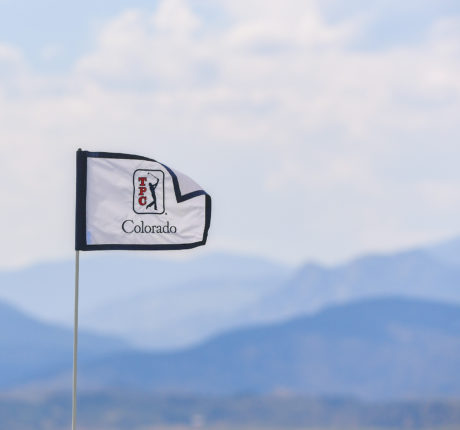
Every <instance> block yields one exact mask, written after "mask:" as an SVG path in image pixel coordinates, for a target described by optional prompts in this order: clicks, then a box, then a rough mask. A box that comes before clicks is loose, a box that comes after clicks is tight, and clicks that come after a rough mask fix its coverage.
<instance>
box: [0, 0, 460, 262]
mask: <svg viewBox="0 0 460 430" xmlns="http://www.w3.org/2000/svg"><path fill="white" fill-rule="evenodd" d="M219 4H220V5H221V7H222V8H224V10H225V13H226V16H228V18H229V19H228V22H227V23H226V24H225V25H222V26H220V27H218V28H217V27H216V26H214V25H212V23H210V22H209V18H206V17H204V16H200V15H199V14H198V13H197V12H196V11H194V10H193V3H192V2H190V1H186V0H163V2H161V3H160V5H159V6H158V8H157V9H156V10H155V11H154V13H149V12H146V11H142V10H127V11H125V12H124V13H122V14H121V15H119V16H116V17H113V18H112V19H110V20H109V21H108V22H106V23H105V24H104V26H103V27H102V28H101V29H100V31H99V32H98V36H97V39H96V40H95V42H94V47H93V49H92V50H91V51H90V52H87V53H86V54H85V55H83V56H82V57H81V58H79V59H78V61H77V62H76V64H75V67H74V68H73V69H72V70H70V71H69V72H68V73H66V74H63V75H61V76H56V75H54V76H47V75H39V74H38V73H36V72H33V71H32V70H30V68H29V67H28V65H27V62H26V61H25V59H24V58H23V56H22V55H21V53H20V52H18V51H17V50H16V49H14V48H12V47H8V46H5V45H0V64H1V65H2V67H1V68H0V70H1V71H0V77H1V79H0V116H1V118H2V120H1V121H2V122H1V124H0V141H1V147H2V157H1V158H0V168H1V171H0V179H1V184H2V185H0V190H1V195H2V201H3V202H4V203H3V204H2V210H3V213H4V216H5V218H4V219H5V220H7V221H6V222H3V223H2V227H1V228H0V234H1V235H2V242H3V244H4V247H2V254H1V258H2V261H3V263H4V264H6V265H9V264H19V263H23V262H27V261H33V260H36V259H37V258H47V257H53V256H54V257H56V256H60V255H69V253H68V250H69V249H71V247H72V234H73V230H72V229H73V187H74V185H73V180H74V176H73V175H74V172H73V152H72V151H73V150H74V149H77V148H78V147H80V146H81V147H84V148H87V149H92V150H98V149H100V150H108V151H124V152H134V153H136V152H138V153H141V154H145V155H151V156H154V157H155V158H158V159H162V160H164V161H165V162H169V163H171V164H172V165H173V166H175V167H178V168H180V169H182V170H183V171H185V172H187V173H190V175H191V176H193V177H195V178H196V179H197V180H198V182H199V183H202V184H203V185H204V186H205V187H206V188H207V189H209V191H210V192H211V193H212V194H213V196H214V200H215V205H214V207H215V217H214V220H213V230H212V235H211V245H212V243H214V244H216V245H215V246H219V247H224V248H225V247H229V248H232V249H238V248H239V249H241V250H242V251H244V250H249V251H251V252H261V253H266V254H270V255H271V256H275V257H276V256H280V250H282V252H281V254H282V255H281V256H280V257H282V258H285V259H289V260H291V261H297V260H299V259H304V258H306V257H314V258H320V259H323V260H327V261H331V260H335V259H341V258H345V257H348V256H350V255H351V254H353V253H356V252H362V251H364V250H366V249H390V248H394V247H397V246H406V245H410V244H412V243H415V242H419V241H423V240H431V239H434V238H437V237H441V236H445V235H448V234H453V233H455V232H456V231H457V230H458V229H457V221H456V220H457V219H458V216H459V215H460V201H458V199H456V198H454V194H455V193H454V191H453V190H455V189H456V186H457V182H458V181H459V180H460V172H458V169H457V165H456V163H455V161H454V160H455V159H457V158H458V156H459V153H460V148H459V147H458V139H459V137H460V126H459V124H458V111H459V108H460V81H459V80H458V76H459V73H460V56H459V48H458V47H459V46H460V45H459V42H460V34H459V32H458V28H460V26H459V25H458V24H459V23H460V21H459V20H458V19H453V18H451V19H445V20H439V21H438V22H436V24H435V25H434V26H433V28H431V30H430V31H429V32H428V33H427V35H426V39H425V40H423V41H420V43H418V44H417V45H411V46H405V45H399V46H396V47H393V48H391V49H388V50H380V51H379V52H371V51H360V50H357V49H356V48H355V47H354V42H355V41H356V40H357V39H358V38H360V37H362V32H363V27H364V23H363V22H362V18H361V17H359V19H357V18H356V19H355V18H353V19H351V20H348V21H342V22H338V23H335V24H331V23H328V22H327V21H326V20H325V19H324V18H323V16H322V15H321V13H320V9H319V8H318V4H319V3H317V2H315V1H307V2H306V1H300V0H298V1H297V0H290V1H285V2H276V1H271V2H267V1H261V0H249V1H247V2H244V3H241V2H234V1H230V0H220V1H219ZM207 19H208V20H207ZM420 214H423V215H424V220H425V221H424V222H423V223H422V222H414V219H416V218H420ZM18 226H20V229H21V230H20V231H21V234H20V235H19V236H18V234H17V231H18V230H17V228H18ZM277 226H279V227H277ZM286 228H289V229H291V230H293V231H292V232H290V233H287V232H286Z"/></svg>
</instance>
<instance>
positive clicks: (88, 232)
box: [75, 150, 211, 251]
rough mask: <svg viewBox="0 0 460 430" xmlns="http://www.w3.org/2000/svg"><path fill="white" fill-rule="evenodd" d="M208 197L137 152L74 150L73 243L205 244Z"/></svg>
mask: <svg viewBox="0 0 460 430" xmlns="http://www.w3.org/2000/svg"><path fill="white" fill-rule="evenodd" d="M210 222H211V197H210V196H209V195H208V194H207V193H206V192H205V191H204V190H202V189H201V187H200V186H199V185H198V184H197V183H196V182H194V181H193V180H192V179H190V178H189V177H187V176H185V175H183V174H182V173H179V172H178V171H176V170H172V169H170V168H169V167H167V166H165V165H164V164H162V163H159V162H158V161H155V160H152V159H150V158H146V157H141V156H138V155H129V154H117V153H110V152H88V151H81V150H78V151H77V202H76V228H75V249H76V250H81V251H95V250H110V249H132V250H163V249H164V250H167V249H188V248H194V247H197V246H201V245H204V244H205V243H206V239H207V236H208V230H209V225H210Z"/></svg>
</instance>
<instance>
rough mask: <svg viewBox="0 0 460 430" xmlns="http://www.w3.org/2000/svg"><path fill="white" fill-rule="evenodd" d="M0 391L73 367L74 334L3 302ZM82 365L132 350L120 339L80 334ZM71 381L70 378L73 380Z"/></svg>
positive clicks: (1, 307)
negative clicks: (116, 352) (123, 350)
mask: <svg viewBox="0 0 460 430" xmlns="http://www.w3.org/2000/svg"><path fill="white" fill-rule="evenodd" d="M0 327H2V329H1V330H0V389H5V388H8V387H12V386H16V385H18V384H19V385H20V384H27V383H29V382H31V381H33V380H36V379H40V378H46V377H49V376H50V375H52V374H55V373H56V372H57V371H62V370H63V369H69V367H70V366H71V365H72V348H73V332H72V331H71V330H68V329H64V328H61V327H59V326H55V325H51V324H46V323H43V322H40V321H37V320H35V319H32V318H30V317H28V316H26V315H25V314H23V313H21V312H19V311H17V310H16V309H14V308H13V307H11V306H9V305H6V304H4V303H0ZM79 340H80V342H79V347H80V358H81V361H82V362H85V361H86V360H90V359H94V358H96V357H100V356H103V355H105V354H110V353H113V352H114V351H119V350H122V349H126V348H128V346H127V344H126V343H125V342H122V341H120V340H118V339H116V338H111V337H106V336H98V335H94V334H91V333H88V332H85V331H83V332H81V333H80V339H79ZM69 381H70V379H69Z"/></svg>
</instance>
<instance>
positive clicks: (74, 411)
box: [72, 251, 80, 430]
mask: <svg viewBox="0 0 460 430" xmlns="http://www.w3.org/2000/svg"><path fill="white" fill-rule="evenodd" d="M79 272H80V251H76V252H75V308H74V323H73V384H72V430H76V428H77V427H76V424H77V357H78V286H79V274H80V273H79Z"/></svg>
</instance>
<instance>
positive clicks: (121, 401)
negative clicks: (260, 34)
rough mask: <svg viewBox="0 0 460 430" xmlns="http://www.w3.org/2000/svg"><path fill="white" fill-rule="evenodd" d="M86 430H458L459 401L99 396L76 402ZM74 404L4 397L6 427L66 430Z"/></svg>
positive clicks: (1, 418)
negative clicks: (377, 401) (227, 429)
mask: <svg viewBox="0 0 460 430" xmlns="http://www.w3.org/2000/svg"><path fill="white" fill-rule="evenodd" d="M78 408H79V410H78V422H79V425H80V426H81V428H84V429H85V430H96V429H97V430H109V429H110V430H141V429H142V430H145V429H149V430H150V429H160V428H202V429H225V428H229V429H230V428H231V429H232V430H237V429H251V430H252V429H257V430H259V429H270V430H271V429H308V428H315V429H337V428H339V429H340V430H346V429H350V430H351V429H353V430H358V429H388V430H393V429H394V430H396V429H398V430H400V429H430V430H433V429H452V430H453V429H458V428H460V400H459V401H454V400H452V401H448V400H444V401H424V402H422V401H406V402H386V403H367V402H362V401H358V400H353V399H342V398H335V399H334V398H320V399H319V398H306V397H291V396H271V397H257V396H248V395H240V396H234V397H226V398H223V397H220V398H215V397H209V398H208V397H192V396H156V395H151V394H148V393H127V392H117V393H113V392H112V393H108V392H97V393H86V394H82V395H80V396H79V398H78ZM70 414H71V398H70V396H68V395H67V394H65V395H64V394H60V395H57V394H54V395H51V396H48V397H42V396H37V397H36V398H32V397H30V396H29V397H28V398H22V399H21V398H18V397H17V396H16V397H7V396H3V397H1V398H0V428H2V429H8V430H26V429H27V430H28V429H31V428H33V429H36V430H64V429H68V427H69V423H70Z"/></svg>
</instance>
